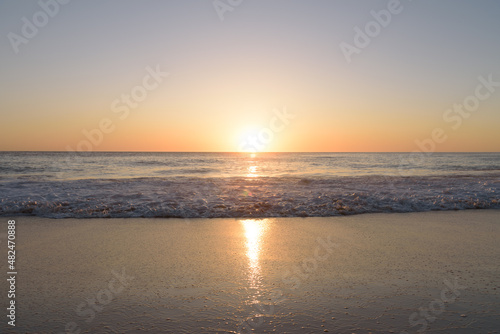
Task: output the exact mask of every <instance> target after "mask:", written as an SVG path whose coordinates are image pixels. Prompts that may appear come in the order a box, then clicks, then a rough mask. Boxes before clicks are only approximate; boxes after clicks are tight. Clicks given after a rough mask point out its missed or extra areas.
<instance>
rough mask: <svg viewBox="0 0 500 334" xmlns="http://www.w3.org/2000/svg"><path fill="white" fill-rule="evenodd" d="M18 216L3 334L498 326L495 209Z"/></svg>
mask: <svg viewBox="0 0 500 334" xmlns="http://www.w3.org/2000/svg"><path fill="white" fill-rule="evenodd" d="M2 220H4V221H5V222H7V220H8V219H7V218H2ZM15 220H16V225H17V229H16V235H17V238H16V249H17V253H16V255H17V259H16V261H17V262H16V264H17V272H18V274H17V277H16V327H15V328H12V327H10V326H8V325H7V324H6V322H7V320H6V317H5V315H3V318H4V321H2V324H1V325H0V331H1V332H2V333H25V332H28V333H136V332H137V333H141V332H152V333H160V332H163V333H216V332H218V333H238V332H241V333H250V332H253V333H265V332H275V333H322V332H326V331H328V332H331V333H369V332H372V333H406V332H407V333H417V331H418V330H422V329H425V330H426V332H428V333H489V332H491V333H496V332H498V331H496V332H495V330H498V329H499V328H500V266H499V259H500V211H497V210H474V211H453V212H425V213H407V214H367V215H356V216H345V217H328V218H272V219H263V220H245V219H133V218H130V219H60V220H54V219H44V218H37V217H16V218H15ZM2 229H3V230H2V231H0V232H2V233H5V232H6V231H7V229H6V224H4V225H3V227H2ZM0 245H2V249H4V251H3V253H4V254H5V258H6V257H7V251H6V250H7V249H6V247H4V246H6V238H5V234H4V235H3V238H2V239H1V243H0ZM6 266H7V265H6V259H5V261H2V269H3V271H4V272H6V271H7V268H6ZM1 288H2V291H4V292H6V291H8V285H7V283H6V280H3V283H2V286H1ZM2 295H3V296H4V297H3V298H2V300H3V302H2V303H3V305H4V306H5V307H6V306H7V298H6V294H5V293H2ZM3 309H4V312H5V313H6V310H5V308H3ZM252 329H253V331H252Z"/></svg>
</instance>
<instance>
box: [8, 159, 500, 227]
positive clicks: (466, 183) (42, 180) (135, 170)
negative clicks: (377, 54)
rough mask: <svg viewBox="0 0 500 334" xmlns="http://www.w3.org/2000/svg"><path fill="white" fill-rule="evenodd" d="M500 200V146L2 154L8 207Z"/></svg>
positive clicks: (63, 211) (313, 212)
mask: <svg viewBox="0 0 500 334" xmlns="http://www.w3.org/2000/svg"><path fill="white" fill-rule="evenodd" d="M487 208H497V209H499V208H500V154H499V153H434V154H423V153H421V154H409V153H257V154H255V155H251V154H248V153H104V152H89V153H73V154H72V153H68V152H0V215H1V216H17V215H34V216H40V217H51V218H69V217H72V218H94V217H95V218H97V217H99V218H101V217H109V218H115V217H179V218H197V217H205V218H215V217H254V218H257V217H308V216H338V215H353V214H361V213H372V212H419V211H429V210H464V209H487Z"/></svg>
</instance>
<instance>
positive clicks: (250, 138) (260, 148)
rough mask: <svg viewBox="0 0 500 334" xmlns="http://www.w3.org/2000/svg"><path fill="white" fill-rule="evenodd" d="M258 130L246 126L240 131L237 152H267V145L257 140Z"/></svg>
mask: <svg viewBox="0 0 500 334" xmlns="http://www.w3.org/2000/svg"><path fill="white" fill-rule="evenodd" d="M259 130H260V129H259V128H258V127H256V126H248V127H246V128H245V129H243V130H242V131H240V133H239V136H238V143H237V145H238V152H245V153H253V154H255V153H258V152H265V151H266V150H267V148H268V147H267V146H268V145H267V144H266V143H265V142H264V141H263V140H262V139H261V138H259Z"/></svg>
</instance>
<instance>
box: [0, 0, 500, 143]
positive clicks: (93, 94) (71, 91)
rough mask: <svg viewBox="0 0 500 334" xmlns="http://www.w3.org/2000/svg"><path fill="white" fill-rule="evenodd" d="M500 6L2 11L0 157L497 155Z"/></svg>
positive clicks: (404, 3)
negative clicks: (71, 154) (45, 154)
mask: <svg viewBox="0 0 500 334" xmlns="http://www.w3.org/2000/svg"><path fill="white" fill-rule="evenodd" d="M499 16H500V2H499V1H496V0H477V1H472V0H471V1H463V0H442V1H430V0H418V1H417V0H413V1H411V0H401V1H400V2H398V1H397V0H390V1H379V0H374V1H357V0H354V1H331V0H307V1H306V0H301V1H299V0H215V1H212V0H171V1H159V0H157V1H156V0H144V1H129V0H108V1H95V0H85V1H82V0H73V1H68V0H59V2H57V1H56V0H39V1H14V0H6V1H1V2H0V36H1V40H0V108H1V122H0V150H3V151H38V150H41V151H67V150H68V151H71V150H72V151H184V152H189V151H191V152H222V151H228V152H234V151H252V152H253V151H271V152H280V151H285V152H412V151H423V152H460V151H462V152H464V151H465V152H470V151H483V152H498V151H499V150H500V131H498V129H499V125H500V63H499V59H500V43H499V37H498V36H500V20H499V19H498V17H499Z"/></svg>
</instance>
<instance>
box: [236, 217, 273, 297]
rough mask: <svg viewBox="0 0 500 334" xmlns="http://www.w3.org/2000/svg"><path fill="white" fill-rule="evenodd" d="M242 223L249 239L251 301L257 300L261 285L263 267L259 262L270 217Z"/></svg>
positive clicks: (247, 243) (247, 253) (248, 256)
mask: <svg viewBox="0 0 500 334" xmlns="http://www.w3.org/2000/svg"><path fill="white" fill-rule="evenodd" d="M241 224H243V227H244V229H245V238H246V240H247V242H246V247H247V252H246V255H247V258H248V269H249V270H248V281H249V289H250V290H251V302H252V303H255V302H257V297H258V296H259V295H260V291H259V290H260V287H261V279H262V276H261V268H260V263H259V258H260V253H261V243H262V237H263V236H264V234H265V232H266V230H267V229H268V224H269V220H268V219H259V220H256V219H246V220H242V221H241Z"/></svg>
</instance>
